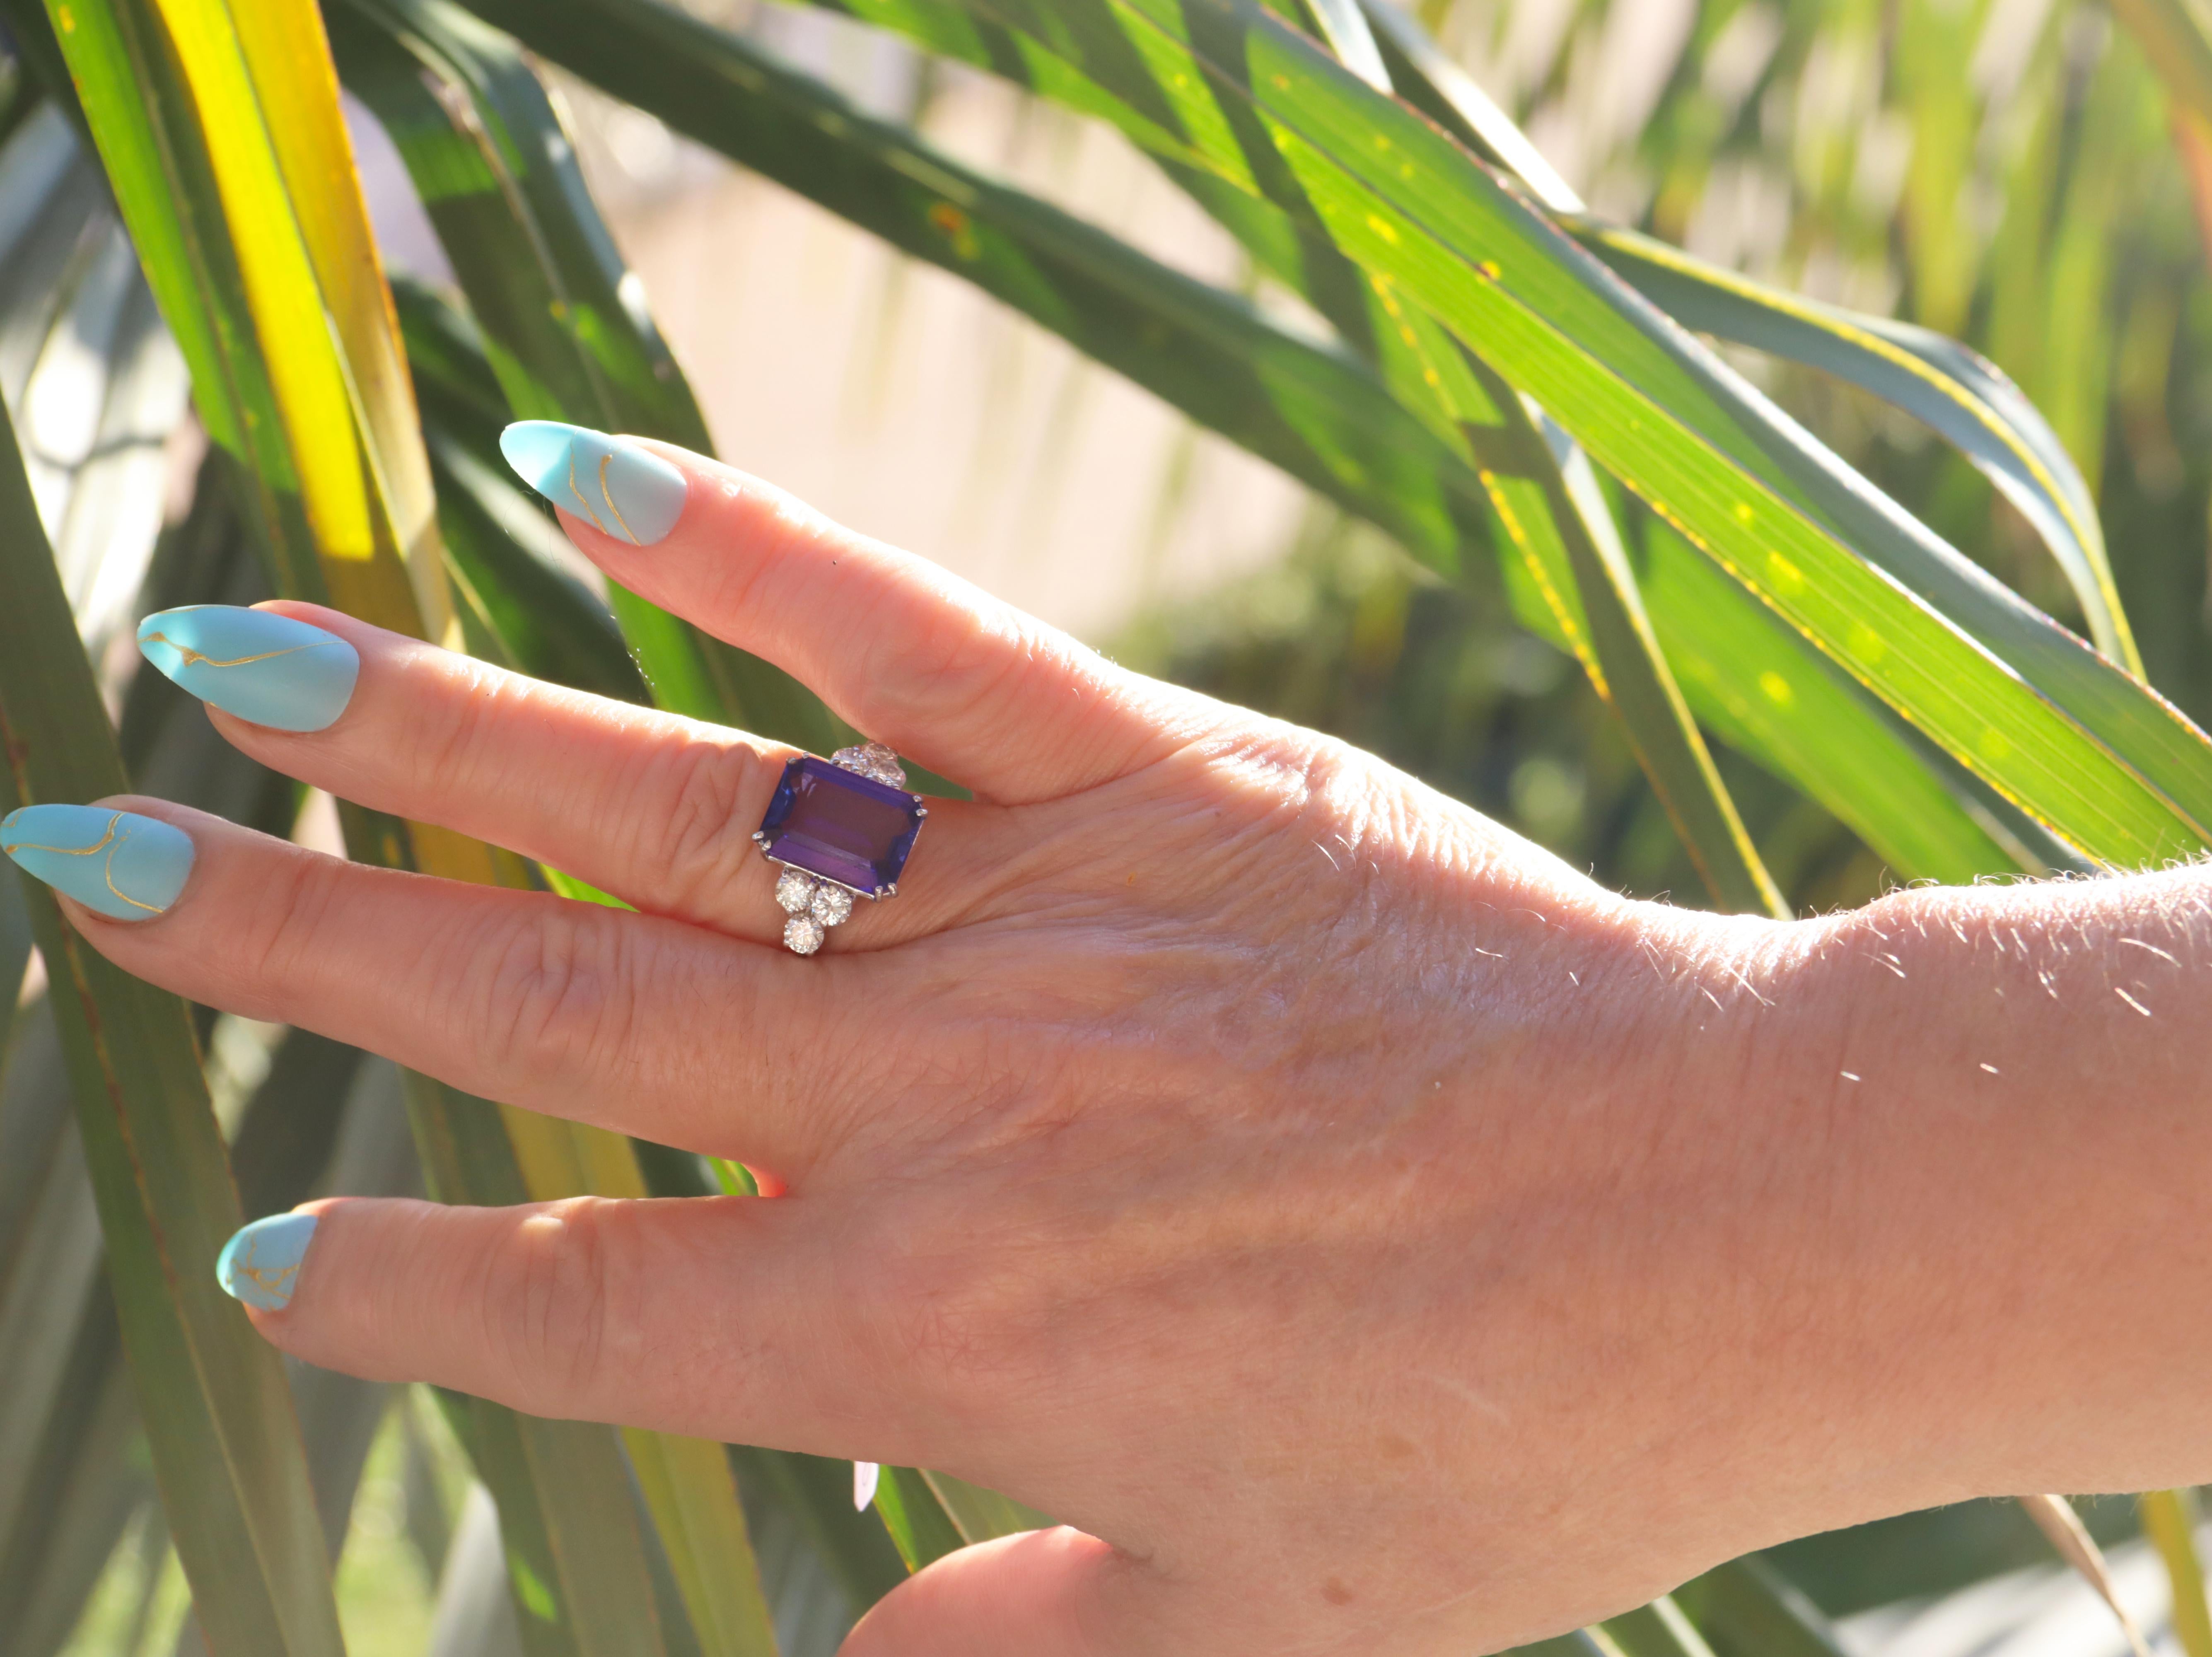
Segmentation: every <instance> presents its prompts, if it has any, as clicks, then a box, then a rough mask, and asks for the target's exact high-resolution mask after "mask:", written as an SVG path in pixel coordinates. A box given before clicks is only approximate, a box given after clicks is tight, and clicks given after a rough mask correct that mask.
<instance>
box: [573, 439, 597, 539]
mask: <svg viewBox="0 0 2212 1657" xmlns="http://www.w3.org/2000/svg"><path fill="white" fill-rule="evenodd" d="M568 493H569V494H571V495H574V496H575V497H576V504H577V505H578V506H580V507H582V508H583V509H584V516H585V517H586V518H588V519H591V520H592V528H593V529H595V530H597V531H599V533H600V534H602V535H605V533H606V532H607V526H606V525H605V524H603V523H601V522H600V521H599V513H596V512H594V511H592V503H591V501H589V500H587V499H586V498H585V495H584V490H583V486H582V485H581V484H580V483H577V482H576V452H575V451H574V449H571V450H569V452H568Z"/></svg>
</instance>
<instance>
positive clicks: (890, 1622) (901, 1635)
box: [837, 1526, 1157, 1657]
mask: <svg viewBox="0 0 2212 1657" xmlns="http://www.w3.org/2000/svg"><path fill="white" fill-rule="evenodd" d="M1151 1590H1152V1583H1151V1581H1150V1579H1149V1578H1148V1577H1146V1575H1144V1574H1143V1568H1142V1567H1141V1566H1140V1565H1139V1564H1138V1563H1137V1562H1135V1561H1134V1560H1132V1559H1131V1558H1130V1557H1128V1556H1127V1555H1126V1554H1123V1553H1121V1552H1119V1551H1116V1550H1115V1549H1114V1548H1113V1547H1112V1546H1110V1545H1109V1544H1107V1543H1104V1542H1102V1541H1100V1540H1099V1539H1097V1537H1095V1536H1085V1534H1084V1533H1082V1532H1081V1531H1078V1530H1070V1529H1069V1528H1067V1527H1066V1526H1062V1527H1060V1528H1059V1529H1057V1530H1049V1531H1030V1532H1026V1533H1024V1534H1022V1535H1020V1536H1004V1537H1000V1538H999V1539H997V1540H995V1541H991V1542H979V1543H977V1544H976V1545H975V1546H974V1547H972V1548H963V1549H961V1550H960V1551H958V1552H957V1553H950V1554H947V1555H946V1556H945V1557H944V1558H942V1559H940V1560H939V1561H938V1562H937V1563H935V1564H933V1565H931V1566H930V1567H929V1568H928V1569H926V1570H923V1571H921V1572H919V1573H918V1574H916V1575H915V1576H913V1577H911V1578H909V1579H908V1581H905V1582H902V1583H901V1584H900V1585H899V1586H898V1587H896V1588H894V1589H893V1590H892V1591H891V1592H890V1593H888V1594H886V1595H884V1598H883V1599H881V1600H879V1601H878V1603H877V1604H876V1605H875V1607H874V1608H873V1609H872V1610H871V1611H869V1612H868V1614H867V1615H866V1617H864V1618H861V1619H860V1626H859V1627H857V1628H855V1629H854V1630H853V1632H852V1633H851V1634H850V1635H849V1636H848V1637H847V1638H846V1641H845V1643H844V1645H843V1646H842V1647H841V1648H839V1650H838V1654H837V1657H1129V1654H1134V1653H1139V1652H1143V1651H1148V1650H1151V1649H1152V1648H1153V1642H1152V1639H1151V1637H1150V1632H1156V1631H1157V1630H1152V1628H1151V1625H1152V1621H1153V1618H1152V1616H1151V1615H1150V1614H1149V1613H1148V1611H1147V1610H1146V1602H1148V1601H1149V1600H1150V1599H1151V1598H1152V1592H1151ZM1148 1631H1149V1632H1148Z"/></svg>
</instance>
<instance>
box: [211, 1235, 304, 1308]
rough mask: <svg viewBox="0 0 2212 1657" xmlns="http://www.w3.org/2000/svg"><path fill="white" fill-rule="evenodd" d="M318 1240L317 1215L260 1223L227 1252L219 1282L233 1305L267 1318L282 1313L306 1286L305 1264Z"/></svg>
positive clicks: (220, 1265)
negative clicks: (309, 1248)
mask: <svg viewBox="0 0 2212 1657" xmlns="http://www.w3.org/2000/svg"><path fill="white" fill-rule="evenodd" d="M314 1240H315V1216H313V1214H271V1215H270V1217H268V1218H267V1219H265V1220H256V1221H254V1223H252V1225H249V1226H246V1227H245V1228H244V1229H241V1230H240V1232H239V1234H238V1235H236V1236H234V1237H233V1238H232V1239H231V1240H230V1241H228V1242H227V1243H225V1244H224V1245H223V1246H222V1254H221V1255H220V1256H218V1257H217V1258H216V1263H215V1280H216V1282H217V1283H219V1284H222V1292H223V1293H224V1294H226V1295H228V1296H230V1297H231V1298H232V1299H233V1300H240V1301H244V1302H246V1304H247V1305H248V1306H251V1307H252V1308H254V1309H255V1310H257V1311H261V1312H281V1311H283V1309H284V1308H286V1307H287V1306H289V1305H290V1304H291V1303H292V1291H293V1290H295V1289H296V1288H298V1287H299V1285H300V1262H301V1260H304V1259H307V1245H308V1244H309V1243H311V1242H313V1241H314Z"/></svg>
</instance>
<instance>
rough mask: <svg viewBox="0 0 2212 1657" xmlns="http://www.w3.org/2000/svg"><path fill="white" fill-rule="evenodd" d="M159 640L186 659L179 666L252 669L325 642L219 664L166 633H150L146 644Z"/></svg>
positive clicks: (266, 651)
mask: <svg viewBox="0 0 2212 1657" xmlns="http://www.w3.org/2000/svg"><path fill="white" fill-rule="evenodd" d="M155 640H160V641H161V643H162V644H165V645H167V646H168V647H169V648H170V649H172V650H173V651H175V652H177V654H178V655H179V656H181V657H183V658H184V660H183V661H182V662H181V663H179V666H183V667H251V666H252V665H253V664H254V663H256V662H273V661H275V660H276V658H278V657H279V656H296V655H298V654H299V653H300V652H301V651H303V650H313V649H314V648H315V646H317V645H320V644H322V643H324V642H325V641H324V640H320V639H318V640H315V641H314V643H313V644H305V645H287V646H285V647H284V648H283V649H282V650H264V651H263V652H261V654H259V655H258V656H236V657H233V658H232V659H230V660H229V661H227V662H219V661H217V660H216V659H215V658H214V657H212V656H204V655H202V654H201V653H200V652H198V651H197V650H194V649H193V648H192V647H191V646H190V645H180V644H179V643H178V642H177V641H176V640H174V639H172V638H171V637H170V636H169V635H168V634H166V633H149V634H147V635H146V637H145V640H144V642H145V643H147V644H149V645H150V644H152V643H154V642H155Z"/></svg>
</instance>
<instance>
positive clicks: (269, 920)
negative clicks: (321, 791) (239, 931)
mask: <svg viewBox="0 0 2212 1657" xmlns="http://www.w3.org/2000/svg"><path fill="white" fill-rule="evenodd" d="M349 872H351V865H348V864H345V863H342V862H340V861H339V860H337V859H335V858H327V857H319V856H317V855H316V854H314V853H311V852H302V851H299V850H296V849H293V848H285V849H283V850H282V851H280V852H279V853H278V855H277V856H276V859H274V866H273V867H272V868H271V870H270V874H269V877H268V881H267V883H266V884H265V885H264V887H263V889H262V894H261V901H259V902H258V903H257V904H256V905H255V906H254V908H253V910H252V913H253V916H254V920H253V923H252V925H251V926H249V928H248V930H247V932H246V937H245V938H242V939H240V948H239V950H238V957H237V958H238V959H239V960H240V961H241V962H244V963H245V967H246V975H247V978H248V981H249V982H251V983H252V984H255V985H257V986H263V987H264V990H265V989H269V988H274V987H275V986H280V985H285V984H290V983H293V982H295V981H296V980H298V979H299V978H300V977H301V975H302V974H303V971H304V969H305V968H306V967H307V964H308V963H310V962H313V961H314V960H316V959H317V958H319V955H320V954H322V953H325V952H326V949H325V945H326V943H327V937H328V932H329V926H330V917H331V908H332V906H333V905H334V904H335V903H336V902H337V899H338V895H339V889H340V883H341V882H342V881H343V880H344V879H345V878H346V877H347V876H348V874H349Z"/></svg>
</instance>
